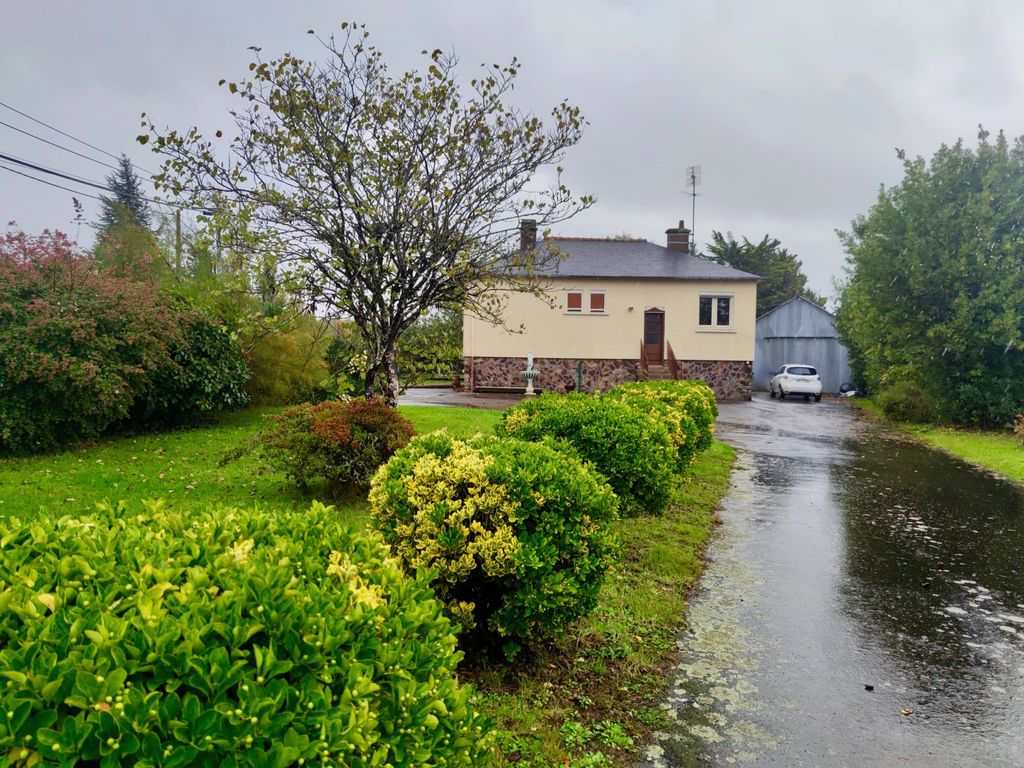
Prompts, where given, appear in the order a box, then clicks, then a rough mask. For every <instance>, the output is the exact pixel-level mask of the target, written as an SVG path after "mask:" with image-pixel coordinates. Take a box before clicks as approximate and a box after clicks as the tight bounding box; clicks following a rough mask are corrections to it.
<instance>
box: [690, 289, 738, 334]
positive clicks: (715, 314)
mask: <svg viewBox="0 0 1024 768" xmlns="http://www.w3.org/2000/svg"><path fill="white" fill-rule="evenodd" d="M697 322H698V323H699V324H700V325H702V326H707V327H711V328H715V327H718V328H728V327H729V326H730V325H731V324H732V296H701V297H700V305H699V311H698V321H697Z"/></svg>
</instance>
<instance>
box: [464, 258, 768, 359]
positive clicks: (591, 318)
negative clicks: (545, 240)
mask: <svg viewBox="0 0 1024 768" xmlns="http://www.w3.org/2000/svg"><path fill="white" fill-rule="evenodd" d="M567 290H579V291H582V293H583V312H582V313H578V314H570V313H567V312H566V311H565V293H566V291H567ZM591 291H604V292H605V313H604V314H591V313H590V311H589V306H590V303H589V302H590V292H591ZM549 295H550V296H552V298H553V299H554V300H555V303H556V305H557V306H556V307H555V308H554V309H552V308H549V307H548V306H547V305H545V304H544V302H543V301H541V300H540V299H539V298H537V297H535V296H529V295H524V294H516V293H512V294H509V296H508V305H507V309H506V311H505V318H506V324H507V325H508V326H509V327H510V328H518V327H519V326H520V324H521V325H523V326H524V327H525V332H524V333H510V332H508V331H506V330H504V329H503V328H501V327H500V326H497V325H493V324H491V323H487V322H484V321H482V320H479V319H477V318H474V317H471V316H469V315H467V316H466V317H465V318H464V320H465V323H464V326H463V336H462V340H463V354H464V355H465V356H466V357H523V358H525V357H526V355H527V354H532V355H533V356H534V357H558V358H584V359H638V358H639V357H640V341H641V338H642V337H643V325H644V310H646V309H649V308H653V307H657V308H659V309H663V310H664V311H665V339H666V341H668V342H669V343H670V344H671V345H672V350H673V351H674V352H675V355H676V357H677V358H678V359H679V360H743V361H752V360H753V359H754V321H755V315H756V307H757V283H756V282H753V281H751V282H746V281H722V282H712V281H704V280H700V281H678V280H599V279H589V278H588V279H586V280H583V279H563V280H559V281H557V283H556V285H554V286H553V287H552V290H551V291H549ZM706 295H715V296H730V297H732V312H731V321H732V323H731V325H730V326H729V327H727V328H717V327H712V328H708V327H706V326H700V325H698V305H699V298H700V297H701V296H706Z"/></svg>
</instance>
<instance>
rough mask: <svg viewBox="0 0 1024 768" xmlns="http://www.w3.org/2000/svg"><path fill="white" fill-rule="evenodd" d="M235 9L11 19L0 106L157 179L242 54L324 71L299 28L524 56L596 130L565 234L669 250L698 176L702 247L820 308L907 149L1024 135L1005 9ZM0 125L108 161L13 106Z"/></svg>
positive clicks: (71, 162) (10, 195)
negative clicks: (590, 197) (166, 135)
mask: <svg viewBox="0 0 1024 768" xmlns="http://www.w3.org/2000/svg"><path fill="white" fill-rule="evenodd" d="M238 9H239V6H237V5H229V4H218V3H209V2H197V1H196V0H188V1H186V2H179V3H177V4H176V5H175V6H174V8H173V10H168V9H164V8H162V7H160V6H157V5H153V4H141V3H140V4H127V3H115V2H113V1H112V0H107V1H106V2H93V3H88V4H83V3H76V2H72V1H71V0H63V2H53V3H49V4H48V5H47V8H46V10H45V12H44V11H42V10H38V9H33V8H32V7H30V6H29V5H20V6H15V7H13V8H11V9H8V11H7V15H6V19H5V24H4V27H3V30H0V71H3V72H4V73H5V76H6V77H5V80H6V82H5V89H4V94H3V96H2V97H0V100H3V101H5V102H6V103H9V104H11V105H12V106H15V107H17V108H18V109H21V110H23V111H25V112H28V113H30V114H32V115H34V116H37V117H39V118H40V119H43V120H46V121H47V122H50V123H52V124H53V125H55V126H57V127H59V128H62V129H63V130H65V131H68V132H70V133H72V134H74V135H76V136H78V137H80V138H83V139H85V140H87V141H89V142H90V143H93V144H95V145H97V146H99V147H102V148H104V149H107V150H109V151H111V152H113V153H117V152H120V151H127V152H129V153H130V154H131V155H132V157H133V158H135V159H136V160H137V162H138V163H139V164H140V165H142V166H145V167H148V168H155V167H156V164H157V160H156V159H155V158H153V157H152V156H149V155H148V153H147V152H146V151H144V150H143V148H141V147H139V146H138V145H136V144H135V143H134V137H135V135H136V134H137V133H138V118H139V113H140V112H143V111H145V112H147V113H149V114H150V115H152V116H153V117H154V118H155V120H156V121H157V123H158V124H161V125H165V124H166V125H170V126H173V127H176V128H186V127H188V126H191V125H198V126H200V127H201V128H202V129H203V130H205V131H210V132H212V131H214V130H216V129H218V128H222V129H227V128H228V127H229V122H230V119H229V118H228V117H227V115H226V113H225V108H226V105H227V103H228V102H227V101H226V98H225V93H224V90H223V89H220V88H217V86H216V83H217V81H218V80H219V79H220V78H221V77H227V78H229V79H230V78H232V77H240V76H242V75H244V73H245V66H246V64H247V63H248V61H249V60H250V53H249V52H248V51H246V50H245V49H246V47H247V46H249V45H260V46H262V48H263V49H264V51H265V52H266V53H267V54H269V55H275V54H278V53H283V52H285V51H294V52H295V53H298V54H304V55H310V54H313V53H314V46H315V41H314V40H312V39H311V38H310V37H309V36H307V35H306V34H305V31H306V30H307V29H308V28H310V27H313V28H315V29H317V31H318V32H322V33H330V32H331V31H332V30H334V29H337V26H338V23H339V22H340V21H341V20H342V18H341V17H339V15H338V14H339V13H344V14H345V15H346V16H347V17H348V18H349V19H354V20H361V21H364V22H366V23H367V24H368V26H369V28H370V30H371V32H372V34H373V40H374V42H375V43H376V44H377V45H378V46H379V47H380V48H381V49H382V50H383V51H384V53H385V56H386V58H387V60H388V62H389V64H390V66H391V67H392V68H393V69H394V70H403V69H407V68H409V67H413V66H418V65H420V63H421V61H422V57H421V56H420V55H419V52H420V50H422V49H424V48H426V49H428V50H430V49H433V48H435V47H441V48H443V49H445V50H455V51H456V52H457V53H458V54H459V56H460V58H461V60H462V63H463V66H464V68H465V70H466V71H467V73H469V72H471V71H472V70H473V69H474V68H475V67H476V66H477V65H478V64H481V63H489V62H502V63H503V62H506V61H508V60H509V59H511V57H512V56H518V57H519V59H520V60H521V61H522V63H523V69H522V75H521V77H520V81H519V84H518V86H517V88H516V91H515V95H514V98H515V100H516V102H517V103H518V104H519V105H520V106H522V107H524V108H529V109H532V110H534V111H536V112H537V113H538V114H540V115H542V116H543V115H544V114H545V113H546V112H547V111H548V110H549V109H550V108H551V107H552V106H553V105H554V104H556V103H557V102H559V101H561V100H562V99H563V98H564V99H568V100H570V101H571V102H573V103H576V104H579V105H580V106H581V107H582V108H583V110H584V112H585V114H586V116H587V118H588V119H589V121H590V126H589V128H588V131H587V134H586V136H585V137H584V140H583V142H582V143H581V144H580V145H579V146H578V147H577V148H576V149H575V151H573V152H572V153H571V155H570V156H569V158H567V161H566V167H567V173H566V179H567V181H568V182H570V184H571V186H573V188H574V189H576V190H578V191H580V192H595V193H596V194H597V195H598V197H599V203H598V205H597V206H595V207H594V208H593V209H591V210H590V211H587V212H586V213H584V214H582V215H581V216H579V217H578V218H577V219H575V220H572V221H570V222H566V223H565V224H564V225H563V226H562V230H563V231H564V232H565V233H568V234H596V235H605V234H615V233H619V232H630V233H633V234H636V235H640V236H644V237H647V238H649V239H651V240H655V241H658V242H660V241H661V240H662V238H663V234H662V233H663V231H664V229H666V228H667V227H669V226H672V225H674V223H675V222H676V221H678V220H679V219H680V218H685V219H687V220H688V221H689V219H690V218H691V199H690V198H689V196H687V195H686V194H684V186H685V179H684V169H685V167H686V166H688V165H691V164H694V163H699V164H701V165H702V166H703V184H702V185H701V187H700V188H699V189H698V192H699V193H700V196H699V197H698V198H697V206H696V208H697V210H696V222H695V223H696V231H697V235H698V238H699V239H700V240H701V241H706V240H707V239H708V238H709V236H710V233H711V230H712V229H718V230H723V231H725V230H728V231H731V232H733V233H735V234H736V235H737V236H743V235H745V236H748V237H750V238H751V239H757V238H760V236H761V235H763V234H765V233H766V232H767V233H770V234H772V235H773V236H775V237H778V238H779V239H780V240H781V241H782V242H783V244H784V245H785V246H786V247H788V248H790V250H793V251H795V252H797V253H798V254H799V255H800V257H801V258H802V260H803V262H804V265H805V270H806V272H807V273H808V275H809V276H810V279H811V285H812V287H813V288H814V289H815V290H817V291H819V292H831V277H832V276H833V275H836V274H838V273H839V272H840V269H841V265H842V259H843V254H842V250H841V247H840V245H839V242H838V240H837V239H836V237H835V234H834V230H835V229H836V228H844V227H846V226H847V225H848V224H849V221H850V220H851V219H852V218H853V217H854V216H855V215H857V214H859V213H863V212H865V211H866V210H867V209H868V207H869V206H870V205H871V204H872V202H873V201H874V199H875V196H876V194H877V190H878V186H879V184H882V183H885V184H893V183H896V182H898V180H899V178H900V174H901V166H900V163H899V162H898V160H897V159H896V156H895V151H894V150H895V148H896V147H902V148H905V149H906V150H907V151H908V152H910V153H911V154H923V155H925V156H927V155H930V154H931V153H932V152H933V151H934V150H935V149H936V148H937V147H938V145H939V144H940V143H942V142H947V143H949V142H953V141H955V140H956V139H957V138H958V137H961V136H963V137H965V138H966V139H968V140H973V137H974V135H975V133H976V130H977V125H978V124H979V123H984V124H985V125H986V127H988V128H990V129H992V130H998V129H999V128H1005V129H1006V130H1007V132H1008V133H1010V134H1011V135H1017V134H1020V133H1024V127H1022V126H1021V118H1020V115H1019V114H1018V110H1017V108H1016V104H1017V103H1018V101H1019V99H1018V96H1019V93H1020V92H1021V88H1022V85H1024V50H1022V49H1021V47H1020V46H1019V45H1018V44H1017V41H1016V40H1015V38H1014V31H1015V30H1019V29H1020V28H1021V24H1020V22H1021V21H1024V7H1021V6H1018V5H1016V4H1013V3H1008V2H1005V3H996V4H994V5H989V6H986V10H985V12H984V13H982V12H979V11H978V9H977V7H976V6H974V5H973V4H971V3H968V2H954V3H943V4H942V5H935V4H934V3H931V2H923V1H921V0H915V1H914V2H901V3H898V4H896V3H891V2H886V3H883V2H878V1H873V2H865V3H856V4H854V3H845V4H839V3H820V2H788V1H787V2H782V1H781V0H779V1H768V2H758V3H750V2H740V1H739V0H722V1H720V2H712V1H711V0H700V1H697V2H687V3H679V2H677V1H672V2H667V1H666V2H645V3H627V2H607V1H606V2H591V1H585V0H567V1H565V2H559V3H550V2H540V1H539V0H526V1H525V2H520V3H517V4H514V5H510V4H500V5H499V4H489V3H468V2H432V3H421V2H413V1H412V0H403V1H393V2H388V3H368V2H366V3H347V4H345V7H344V9H343V11H339V9H338V6H337V5H336V4H333V3H326V2H295V3H273V2H269V1H268V0H253V1H252V2H249V3H247V4H246V5H245V9H244V13H242V12H239V10H238ZM0 120H3V121H4V122H9V123H11V124H14V125H18V126H19V127H23V128H25V129H26V130H32V131H33V132H38V133H39V134H40V135H45V136H46V137H47V138H51V139H53V140H57V141H58V142H60V143H65V144H66V145H67V146H69V147H72V148H76V149H79V150H82V151H83V152H84V153H87V154H95V153H93V152H91V151H90V150H87V149H85V148H83V147H82V146H81V145H76V144H74V142H71V141H70V140H67V139H64V138H62V137H59V136H56V135H54V134H52V133H49V132H46V129H44V128H42V127H41V126H38V125H34V124H32V123H29V122H26V121H25V120H24V119H23V118H20V117H19V116H17V115H14V114H13V113H10V112H9V111H7V110H3V109H2V108H0ZM0 147H2V148H3V151H6V152H7V153H9V154H14V155H17V156H19V157H24V158H26V159H29V160H34V161H37V162H41V163H43V164H47V165H51V166H53V167H55V168H59V169H61V170H67V171H70V172H72V173H76V174H80V175H83V176H87V177H88V178H91V179H94V180H102V178H103V176H104V175H105V174H106V173H107V172H108V170H107V169H105V168H104V167H102V166H100V165H97V164H95V163H91V162H89V161H87V160H83V159H82V158H77V157H74V156H73V155H70V154H68V153H64V152H61V151H60V150H57V149H55V148H53V147H48V146H46V145H44V144H41V143H40V142H38V141H35V140H33V139H30V138H27V137H24V136H20V135H18V134H16V133H14V132H12V131H10V130H9V129H6V128H4V127H3V126H0ZM100 157H101V158H102V157H103V156H100ZM107 159H109V158H107ZM69 197H70V196H69V194H68V193H66V192H61V191H59V190H55V189H52V188H47V187H44V186H42V185H39V184H35V183H33V182H30V181H27V180H23V179H21V178H20V177H15V176H12V175H11V174H9V173H7V172H4V171H0V212H2V214H3V215H4V216H5V217H6V219H11V218H14V219H17V220H18V221H19V223H20V225H21V226H22V227H24V228H25V229H27V230H30V231H37V230H40V229H42V228H44V227H51V228H52V227H60V228H64V229H69V220H70V218H71V215H72V212H71V205H70V200H69ZM88 202H89V206H87V214H88V215H90V216H95V211H96V207H95V204H94V203H92V202H91V201H88ZM6 219H5V220H6ZM88 238H89V235H88V233H87V232H83V234H82V239H83V241H86V240H87V239H88Z"/></svg>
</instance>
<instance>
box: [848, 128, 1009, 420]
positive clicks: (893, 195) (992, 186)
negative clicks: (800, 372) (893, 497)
mask: <svg viewBox="0 0 1024 768" xmlns="http://www.w3.org/2000/svg"><path fill="white" fill-rule="evenodd" d="M898 156H899V158H900V160H902V161H903V179H902V181H900V183H899V184H897V185H896V186H893V187H890V188H884V187H883V188H882V189H881V191H880V192H879V194H878V200H877V202H876V203H875V204H874V205H873V206H872V207H871V209H870V210H869V211H868V212H867V213H866V214H864V215H862V216H858V217H857V218H856V219H854V220H853V223H852V224H851V226H850V229H849V230H848V231H846V232H841V233H840V238H841V240H842V242H843V245H844V246H845V248H846V252H847V254H848V256H847V264H846V270H847V276H846V282H845V285H844V286H843V288H842V292H841V294H840V306H839V311H838V313H837V318H838V327H839V332H840V334H841V335H842V336H843V339H844V341H845V342H846V344H847V346H848V347H849V349H850V357H851V363H852V364H853V365H854V366H855V371H857V372H858V373H860V375H861V379H862V383H864V384H866V385H867V388H868V390H869V391H874V392H884V391H885V390H887V389H890V390H893V388H897V387H898V388H900V389H903V390H904V391H913V390H915V389H916V390H918V391H921V392H924V393H926V394H927V395H930V396H931V397H932V398H934V400H935V405H936V410H937V412H936V416H937V417H938V418H939V419H940V420H948V421H952V422H956V423H959V424H965V425H971V426H983V427H990V426H1001V425H1004V424H1007V423H1010V422H1012V421H1013V419H1014V417H1015V416H1016V415H1017V414H1018V413H1020V412H1021V411H1022V410H1024V227H1022V223H1024V136H1021V137H1019V138H1017V139H1014V140H1013V141H1011V140H1009V139H1008V138H1007V137H1006V136H1005V135H1004V134H1003V133H1002V132H1000V133H999V134H998V135H997V136H996V137H995V140H994V141H993V140H991V139H990V137H989V134H988V132H987V131H985V130H983V129H980V128H979V133H978V146H977V148H973V149H972V148H971V147H969V146H967V145H966V144H965V143H964V142H963V141H957V142H956V143H955V144H952V145H945V144H943V145H942V146H940V147H939V149H938V150H937V151H936V152H935V154H934V155H933V156H932V157H931V159H930V160H926V159H925V158H923V157H909V156H907V155H906V154H905V153H903V152H899V153H898ZM895 391H899V390H898V389H897V390H895Z"/></svg>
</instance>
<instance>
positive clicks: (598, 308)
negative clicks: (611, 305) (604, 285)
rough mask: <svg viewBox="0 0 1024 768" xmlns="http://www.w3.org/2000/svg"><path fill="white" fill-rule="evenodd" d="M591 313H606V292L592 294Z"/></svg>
mask: <svg viewBox="0 0 1024 768" xmlns="http://www.w3.org/2000/svg"><path fill="white" fill-rule="evenodd" d="M590 311H591V312H604V291H601V292H594V293H591V294H590Z"/></svg>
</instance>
